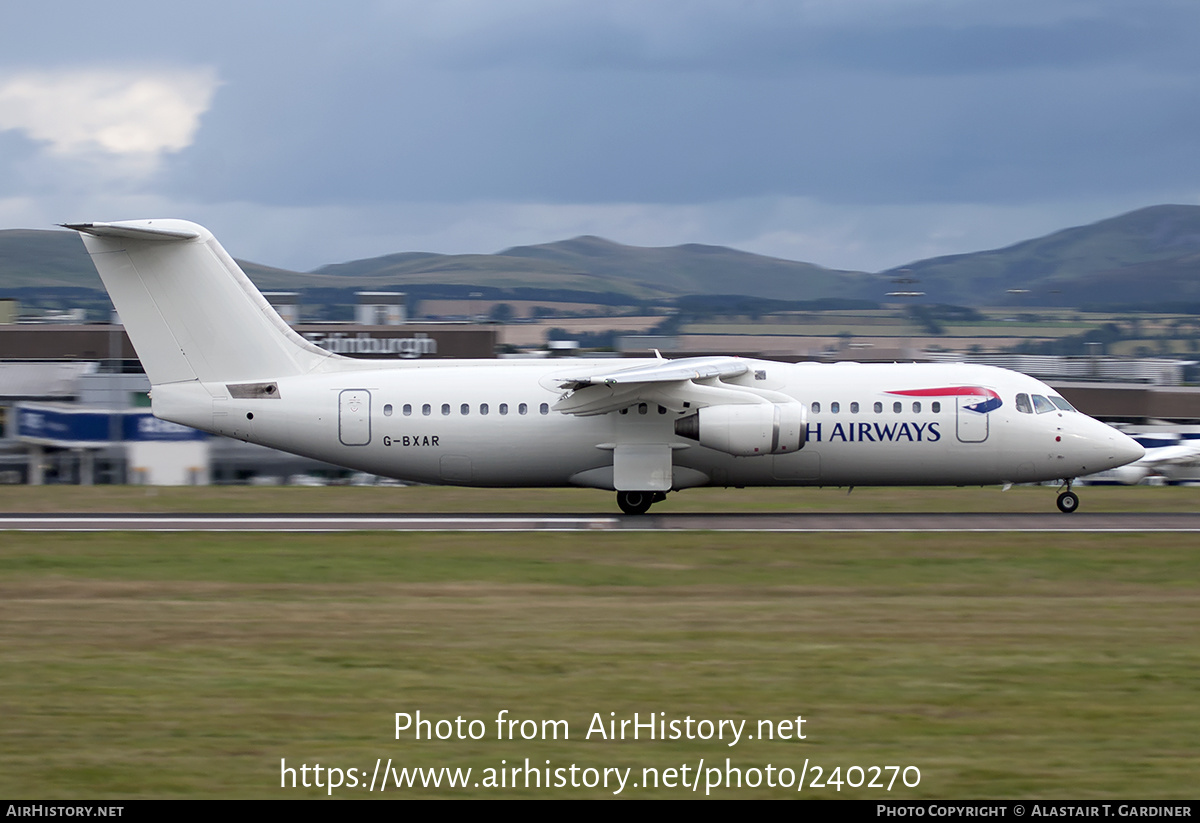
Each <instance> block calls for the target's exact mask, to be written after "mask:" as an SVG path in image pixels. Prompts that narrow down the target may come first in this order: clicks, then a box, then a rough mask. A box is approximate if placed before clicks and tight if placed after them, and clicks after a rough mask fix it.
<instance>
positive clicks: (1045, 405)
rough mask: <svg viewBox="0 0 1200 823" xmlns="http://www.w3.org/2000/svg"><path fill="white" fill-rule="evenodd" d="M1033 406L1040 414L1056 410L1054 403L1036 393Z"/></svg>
mask: <svg viewBox="0 0 1200 823" xmlns="http://www.w3.org/2000/svg"><path fill="white" fill-rule="evenodd" d="M1033 408H1034V410H1035V411H1036V412H1037V413H1038V414H1045V413H1046V412H1052V411H1054V404H1053V403H1051V402H1050V401H1049V400H1047V399H1046V398H1044V397H1042V396H1041V395H1040V394H1035V395H1034V396H1033Z"/></svg>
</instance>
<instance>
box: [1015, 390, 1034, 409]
mask: <svg viewBox="0 0 1200 823" xmlns="http://www.w3.org/2000/svg"><path fill="white" fill-rule="evenodd" d="M1017 411H1019V412H1020V413H1021V414H1033V406H1031V405H1029V395H1027V394H1026V393H1025V392H1021V393H1020V394H1018V395H1017Z"/></svg>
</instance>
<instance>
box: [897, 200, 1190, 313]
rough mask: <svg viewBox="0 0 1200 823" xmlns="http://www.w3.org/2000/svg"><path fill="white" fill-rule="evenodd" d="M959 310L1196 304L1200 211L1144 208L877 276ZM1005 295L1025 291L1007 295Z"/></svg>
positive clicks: (1167, 207)
mask: <svg viewBox="0 0 1200 823" xmlns="http://www.w3.org/2000/svg"><path fill="white" fill-rule="evenodd" d="M880 276H881V277H887V278H889V280H895V279H900V280H903V281H909V280H912V281H916V282H905V285H904V286H903V288H904V289H905V290H912V291H923V292H925V293H926V296H927V298H928V299H929V300H931V301H936V302H942V303H956V304H959V305H975V306H980V305H1002V304H1006V303H1007V304H1026V305H1042V306H1045V305H1050V306H1082V305H1088V304H1113V305H1124V306H1130V307H1133V306H1139V305H1151V304H1161V303H1164V302H1176V303H1197V302H1200V206H1152V207H1150V208H1145V209H1139V210H1138V211H1134V212H1130V213H1129V214H1123V215H1120V216H1119V217H1112V218H1109V219H1107V220H1101V221H1099V222H1098V223H1092V224H1090V225H1087V226H1079V227H1075V228H1070V229H1064V230H1063V231H1058V232H1055V233H1053V234H1049V235H1046V236H1045V237H1039V238H1037V239H1034V240H1026V241H1024V242H1022V243H1017V244H1015V245H1012V246H1008V247H1006V248H1002V249H994V250H991V251H982V252H975V253H973V254H960V255H953V256H949V257H935V258H931V259H929V260H920V261H917V262H915V263H909V264H908V265H906V266H901V267H897V268H895V269H890V270H888V271H886V272H881V275H880ZM1010 290H1028V291H1027V292H1018V293H1014V292H1013V291H1010Z"/></svg>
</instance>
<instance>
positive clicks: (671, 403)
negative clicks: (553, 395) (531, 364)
mask: <svg viewBox="0 0 1200 823" xmlns="http://www.w3.org/2000/svg"><path fill="white" fill-rule="evenodd" d="M751 368H752V365H751V363H750V362H748V361H745V360H742V359H740V358H737V357H684V358H681V359H679V360H658V361H655V362H653V363H647V364H643V365H639V366H632V367H630V368H625V369H620V368H618V369H611V370H609V369H606V370H603V371H597V372H595V373H592V374H571V373H564V374H563V375H561V376H559V377H557V378H556V379H555V382H556V383H557V385H558V387H559V388H562V389H566V390H567V391H566V392H565V393H564V394H563V396H562V397H561V398H559V401H558V402H557V403H555V404H554V410H555V411H558V412H562V413H563V414H573V415H580V416H590V415H596V414H606V413H608V412H611V411H618V410H620V409H625V408H629V407H630V406H633V405H636V404H638V403H648V404H656V405H659V406H662V407H663V408H665V409H668V410H670V411H674V412H685V411H687V410H689V409H699V408H702V407H704V406H713V405H718V404H733V405H738V404H750V403H770V402H785V403H786V402H793V401H792V398H790V397H785V396H783V395H779V394H777V393H776V392H772V391H768V390H765V389H758V388H755V387H752V386H749V385H743V384H741V383H729V382H726V381H728V380H731V379H734V378H739V377H741V376H743V375H746V374H747V373H749V372H750V371H751Z"/></svg>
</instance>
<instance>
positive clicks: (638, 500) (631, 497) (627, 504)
mask: <svg viewBox="0 0 1200 823" xmlns="http://www.w3.org/2000/svg"><path fill="white" fill-rule="evenodd" d="M653 503H654V492H617V505H618V506H620V507H621V511H623V512H625V513H626V514H645V513H646V512H648V511H650V506H651V505H652V504H653Z"/></svg>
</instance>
